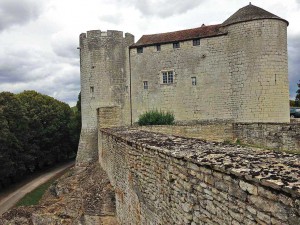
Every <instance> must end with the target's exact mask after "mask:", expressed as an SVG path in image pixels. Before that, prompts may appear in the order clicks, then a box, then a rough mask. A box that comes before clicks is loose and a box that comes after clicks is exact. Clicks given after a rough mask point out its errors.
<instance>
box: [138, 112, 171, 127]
mask: <svg viewBox="0 0 300 225" xmlns="http://www.w3.org/2000/svg"><path fill="white" fill-rule="evenodd" d="M174 120H175V118H174V114H173V113H171V112H163V111H158V110H151V111H149V112H145V113H144V114H142V115H140V117H139V120H138V124H139V125H140V126H146V125H172V124H174Z"/></svg>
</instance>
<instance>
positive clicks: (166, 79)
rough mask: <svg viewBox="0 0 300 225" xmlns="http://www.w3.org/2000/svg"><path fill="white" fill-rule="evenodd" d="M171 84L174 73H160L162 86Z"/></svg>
mask: <svg viewBox="0 0 300 225" xmlns="http://www.w3.org/2000/svg"><path fill="white" fill-rule="evenodd" d="M173 82H174V72H173V71H164V72H162V83H163V84H172V83H173Z"/></svg>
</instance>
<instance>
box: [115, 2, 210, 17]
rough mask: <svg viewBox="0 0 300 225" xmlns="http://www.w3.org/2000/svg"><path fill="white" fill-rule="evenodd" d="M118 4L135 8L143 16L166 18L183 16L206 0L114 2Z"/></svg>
mask: <svg viewBox="0 0 300 225" xmlns="http://www.w3.org/2000/svg"><path fill="white" fill-rule="evenodd" d="M116 1H117V2H118V3H121V4H124V5H129V6H133V7H135V8H136V9H137V10H139V11H140V12H141V13H142V14H143V16H158V17H161V18H167V17H170V16H173V15H179V14H184V13H186V12H187V11H189V10H191V9H194V8H196V7H197V6H199V5H200V4H202V3H203V2H205V1H207V0H198V1H195V0H185V1H174V0H116Z"/></svg>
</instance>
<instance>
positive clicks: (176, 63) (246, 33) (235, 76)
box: [77, 4, 290, 163]
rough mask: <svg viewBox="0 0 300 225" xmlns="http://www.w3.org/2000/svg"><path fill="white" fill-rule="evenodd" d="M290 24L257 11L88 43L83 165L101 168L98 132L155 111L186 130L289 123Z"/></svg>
mask: <svg viewBox="0 0 300 225" xmlns="http://www.w3.org/2000/svg"><path fill="white" fill-rule="evenodd" d="M287 26H288V22H287V21H286V20H284V19H282V18H280V17H278V16H276V15H274V14H272V13H270V12H267V11H265V10H264V9H261V8H259V7H256V6H254V5H251V4H249V5H247V6H245V7H243V8H241V9H239V10H238V11H237V12H236V13H234V14H233V15H232V16H230V17H229V18H228V19H227V20H225V21H224V22H223V23H221V24H217V25H202V26H201V27H198V28H194V29H187V30H180V31H175V32H168V33H160V34H152V35H143V36H142V37H141V38H140V39H139V40H138V41H137V42H136V43H135V42H134V36H133V35H132V34H129V33H125V37H124V36H123V32H121V31H112V30H108V31H107V32H103V31H100V30H92V31H88V32H87V33H83V34H81V35H80V47H79V49H80V72H81V104H82V131H81V138H80V144H79V151H78V156H77V162H79V163H86V162H90V161H93V160H95V159H96V158H97V157H98V156H97V154H98V153H97V152H98V151H97V146H98V131H97V130H98V127H107V126H123V125H132V124H133V123H135V122H137V120H138V117H139V115H141V114H142V113H144V112H146V111H149V110H151V109H158V110H163V111H171V112H173V113H174V115H175V119H176V121H177V122H178V123H199V122H201V121H215V122H218V121H232V122H276V123H285V122H289V120H290V119H289V101H288V100H289V91H288V90H289V88H288V65H287Z"/></svg>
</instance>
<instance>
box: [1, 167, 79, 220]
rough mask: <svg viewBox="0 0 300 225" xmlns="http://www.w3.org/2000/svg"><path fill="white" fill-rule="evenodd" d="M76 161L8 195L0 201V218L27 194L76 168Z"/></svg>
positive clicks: (47, 173)
mask: <svg viewBox="0 0 300 225" xmlns="http://www.w3.org/2000/svg"><path fill="white" fill-rule="evenodd" d="M74 163H75V162H74V161H72V162H69V163H67V164H63V165H61V166H59V167H56V168H54V169H53V170H50V171H48V172H45V173H44V174H41V175H39V176H38V177H36V178H34V179H33V180H31V181H29V182H28V183H27V184H24V185H23V186H21V187H19V188H18V189H17V190H13V191H12V192H11V193H6V195H5V196H3V197H2V198H1V199H0V216H1V215H2V214H3V213H4V212H6V211H7V210H9V209H10V208H11V207H13V206H14V205H15V204H16V203H17V202H18V201H19V200H20V199H21V198H23V197H24V196H25V195H26V194H27V193H29V192H31V191H32V190H34V189H35V188H37V187H38V186H40V185H41V184H43V183H45V182H47V181H48V180H50V179H51V178H53V177H55V176H56V175H57V174H59V173H61V172H62V171H64V170H66V169H68V168H70V167H72V166H74Z"/></svg>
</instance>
